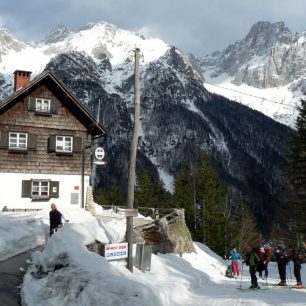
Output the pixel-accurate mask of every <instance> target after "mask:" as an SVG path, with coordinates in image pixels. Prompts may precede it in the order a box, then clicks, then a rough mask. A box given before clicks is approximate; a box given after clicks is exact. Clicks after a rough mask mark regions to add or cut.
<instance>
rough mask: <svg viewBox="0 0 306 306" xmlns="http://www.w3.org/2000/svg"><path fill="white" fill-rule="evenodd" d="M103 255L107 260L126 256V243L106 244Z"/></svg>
mask: <svg viewBox="0 0 306 306" xmlns="http://www.w3.org/2000/svg"><path fill="white" fill-rule="evenodd" d="M104 257H105V259H107V260H112V259H120V258H127V257H128V243H127V242H123V243H112V244H106V245H105V249H104Z"/></svg>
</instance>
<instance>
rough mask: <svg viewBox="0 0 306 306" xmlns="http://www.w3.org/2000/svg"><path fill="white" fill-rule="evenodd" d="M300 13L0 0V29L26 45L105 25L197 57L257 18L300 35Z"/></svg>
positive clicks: (215, 4)
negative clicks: (62, 28) (57, 32)
mask: <svg viewBox="0 0 306 306" xmlns="http://www.w3.org/2000/svg"><path fill="white" fill-rule="evenodd" d="M305 11H306V1H304V0H291V1H286V0H283V1H282V0H269V1H266V0H231V1H229V0H215V1H211V0H166V1H165V0H153V1H152V0H86V1H84V0H65V1H62V0H52V1H45V0H16V1H11V0H1V3H0V12H1V13H0V25H2V26H4V27H7V28H8V29H9V30H10V31H11V32H12V33H13V34H14V35H15V36H17V37H18V38H20V39H23V40H26V41H30V40H41V39H43V37H44V36H45V35H46V34H47V33H48V32H49V31H50V30H51V29H53V28H54V27H56V26H57V25H59V24H65V25H67V26H68V27H70V28H71V29H73V30H78V29H79V28H81V27H82V26H83V25H85V24H87V23H88V22H98V21H106V22H110V23H112V24H114V25H116V26H118V27H120V28H123V29H126V30H132V31H138V32H142V33H146V35H148V36H151V37H157V38H161V39H163V40H165V41H166V42H168V43H169V44H172V45H175V46H177V47H178V48H180V49H181V50H183V51H185V52H192V53H194V54H195V55H198V56H200V55H205V54H207V53H210V52H212V51H215V50H217V49H224V48H225V47H227V45H228V44H230V43H234V42H235V41H237V40H241V39H243V37H244V36H245V35H246V34H247V33H248V31H249V30H250V28H251V26H252V25H253V24H254V23H256V22H258V21H262V20H264V21H270V22H276V21H284V22H285V24H286V25H287V26H288V27H289V28H290V29H291V30H293V31H294V32H295V31H298V32H301V31H302V30H304V29H305V28H306V20H305V18H304V12H305Z"/></svg>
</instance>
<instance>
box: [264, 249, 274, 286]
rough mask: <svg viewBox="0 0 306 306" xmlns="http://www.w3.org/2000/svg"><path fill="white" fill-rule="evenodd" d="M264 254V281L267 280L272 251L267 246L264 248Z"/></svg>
mask: <svg viewBox="0 0 306 306" xmlns="http://www.w3.org/2000/svg"><path fill="white" fill-rule="evenodd" d="M264 250H265V254H264V270H265V279H266V280H267V279H268V275H269V270H268V265H269V262H270V261H271V258H272V249H271V248H269V246H265V248H264Z"/></svg>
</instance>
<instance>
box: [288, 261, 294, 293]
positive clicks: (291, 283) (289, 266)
mask: <svg viewBox="0 0 306 306" xmlns="http://www.w3.org/2000/svg"><path fill="white" fill-rule="evenodd" d="M288 265H289V275H290V279H291V280H290V284H289V288H290V289H291V286H292V283H293V282H292V275H291V266H290V261H289V262H288ZM288 283H289V282H288ZM290 285H291V286H290Z"/></svg>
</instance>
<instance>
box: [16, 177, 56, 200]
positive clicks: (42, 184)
mask: <svg viewBox="0 0 306 306" xmlns="http://www.w3.org/2000/svg"><path fill="white" fill-rule="evenodd" d="M21 197H23V198H31V199H32V200H33V201H37V200H49V199H50V198H58V197H59V181H51V180H49V179H31V180H23V181H22V188H21Z"/></svg>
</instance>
